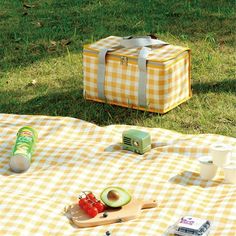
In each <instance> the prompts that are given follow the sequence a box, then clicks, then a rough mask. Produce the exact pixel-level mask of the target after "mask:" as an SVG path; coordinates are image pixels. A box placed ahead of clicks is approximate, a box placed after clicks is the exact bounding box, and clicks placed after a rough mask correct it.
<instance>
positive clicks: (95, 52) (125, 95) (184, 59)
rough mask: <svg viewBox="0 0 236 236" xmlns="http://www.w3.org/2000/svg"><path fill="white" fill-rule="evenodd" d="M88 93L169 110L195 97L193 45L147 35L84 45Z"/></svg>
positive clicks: (123, 103)
mask: <svg viewBox="0 0 236 236" xmlns="http://www.w3.org/2000/svg"><path fill="white" fill-rule="evenodd" d="M83 72H84V97H85V99H88V100H94V101H97V102H104V103H109V104H114V105H119V106H124V107H130V108H135V109H140V110H146V111H151V112H158V113H165V112H167V111H169V110H171V109H172V108H174V107H176V106H178V105H179V104H181V103H182V102H184V101H186V100H187V99H189V98H190V97H191V84H190V49H189V48H185V47H180V46H175V45H171V44H168V43H166V42H163V41H161V40H158V39H153V38H152V37H150V36H144V37H124V38H122V37H117V36H109V37H107V38H104V39H101V40H99V41H97V42H95V43H92V44H89V45H85V46H84V51H83Z"/></svg>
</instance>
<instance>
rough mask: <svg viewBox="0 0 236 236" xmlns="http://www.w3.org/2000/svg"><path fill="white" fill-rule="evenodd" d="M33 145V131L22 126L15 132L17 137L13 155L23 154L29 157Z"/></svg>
mask: <svg viewBox="0 0 236 236" xmlns="http://www.w3.org/2000/svg"><path fill="white" fill-rule="evenodd" d="M34 146H35V133H34V132H33V131H32V130H31V128H28V127H23V128H21V129H20V130H19V131H18V133H17V139H16V143H15V146H14V148H13V155H23V156H25V157H26V158H28V159H31V156H32V153H33V150H34Z"/></svg>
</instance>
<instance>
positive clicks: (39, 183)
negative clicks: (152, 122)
mask: <svg viewBox="0 0 236 236" xmlns="http://www.w3.org/2000/svg"><path fill="white" fill-rule="evenodd" d="M25 125H28V126H32V127H34V128H35V129H36V130H37V131H38V133H39V140H38V143H37V148H36V152H35V153H34V155H33V159H32V164H31V167H30V169H29V170H28V171H27V172H24V173H21V174H16V173H13V172H11V171H10V169H9V158H10V156H11V150H12V147H13V145H14V142H15V139H16V133H17V131H18V129H19V128H20V127H22V126H25ZM0 128H1V132H0V151H1V155H0V189H1V194H0V219H1V220H0V235H84V236H90V235H101V236H103V235H105V232H106V231H108V230H109V231H110V232H111V235H114V236H124V235H134V236H137V235H140V236H144V235H162V234H163V233H164V232H165V230H166V229H167V227H168V226H170V225H171V224H172V223H174V222H176V221H177V220H178V219H179V218H180V217H181V216H184V215H192V216H195V217H200V218H207V219H209V220H211V221H212V222H213V224H214V227H213V229H212V232H211V235H224V236H227V235H228V236H232V235H235V232H236V186H235V185H232V184H225V183H224V182H223V174H222V172H218V175H217V176H216V178H215V179H214V180H213V181H204V180H201V178H200V177H199V169H198V168H199V166H198V161H197V158H198V157H200V156H202V155H207V154H208V152H209V147H210V146H211V145H212V144H214V143H225V144H229V145H233V146H235V145H236V139H234V138H230V137H224V136H220V135H213V134H201V135H184V134H180V133H176V132H173V131H168V130H164V129H159V128H144V127H134V126H126V125H111V126H107V127H99V126H96V125H94V124H91V123H87V122H85V121H82V120H78V119H73V118H66V117H47V116H25V115H7V114H1V115H0ZM130 128H137V129H140V130H143V131H147V132H149V133H150V135H151V137H152V149H151V151H149V152H147V153H145V154H144V155H138V154H135V153H132V152H129V151H126V150H122V147H121V137H122V132H123V131H124V130H127V129H130ZM111 185H113V186H120V187H122V188H124V189H126V190H128V191H129V192H131V194H132V197H133V198H141V199H144V200H147V199H156V200H157V202H158V207H157V208H153V209H148V210H143V211H142V212H141V213H140V215H138V216H137V218H136V219H134V220H131V221H127V222H122V223H116V224H110V225H104V226H98V227H92V228H78V227H76V226H75V225H73V224H72V223H71V221H70V219H68V218H67V216H66V215H65V214H64V208H65V207H66V206H68V205H70V204H73V203H75V202H76V201H77V196H78V195H79V193H81V191H83V190H91V191H93V192H94V194H95V195H96V196H99V194H100V193H101V191H102V190H103V189H104V188H106V187H108V186H111Z"/></svg>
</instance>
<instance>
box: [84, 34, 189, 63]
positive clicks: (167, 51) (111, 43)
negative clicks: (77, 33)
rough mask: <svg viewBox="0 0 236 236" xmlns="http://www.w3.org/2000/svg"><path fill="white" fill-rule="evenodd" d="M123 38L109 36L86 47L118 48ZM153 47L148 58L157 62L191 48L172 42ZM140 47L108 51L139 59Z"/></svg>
mask: <svg viewBox="0 0 236 236" xmlns="http://www.w3.org/2000/svg"><path fill="white" fill-rule="evenodd" d="M122 39H123V38H122V37H117V36H109V37H107V38H104V39H101V40H99V41H97V42H94V43H92V44H89V45H85V46H84V49H85V50H92V51H96V52H99V51H100V50H101V49H103V48H111V49H112V48H116V47H119V46H120V43H121V41H122ZM151 48H152V51H151V52H150V54H149V55H148V57H147V60H150V61H156V62H164V61H168V60H171V59H173V58H175V57H177V56H178V55H180V54H181V53H182V52H184V51H188V50H190V49H189V48H186V47H181V46H175V45H171V44H167V45H161V46H160V45H153V46H151ZM140 49H141V47H139V48H120V49H116V50H114V51H111V52H108V54H111V55H117V56H126V57H129V58H134V59H137V57H138V54H139V51H140Z"/></svg>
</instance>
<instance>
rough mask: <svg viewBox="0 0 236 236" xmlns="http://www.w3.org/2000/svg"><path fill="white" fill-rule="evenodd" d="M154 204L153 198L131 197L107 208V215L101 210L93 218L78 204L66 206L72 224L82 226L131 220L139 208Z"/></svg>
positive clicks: (155, 203) (155, 204) (138, 211)
mask: <svg viewBox="0 0 236 236" xmlns="http://www.w3.org/2000/svg"><path fill="white" fill-rule="evenodd" d="M156 206H157V202H156V201H155V200H150V201H143V200H140V199H132V200H131V201H130V202H129V203H128V204H127V205H125V206H123V207H119V208H107V209H106V211H105V212H107V217H104V216H103V213H104V212H102V213H99V214H97V216H96V217H94V218H90V217H89V216H88V215H87V214H86V213H85V212H84V211H83V210H82V209H81V208H80V207H79V205H78V204H74V205H71V206H70V207H69V208H68V211H69V213H70V215H71V219H72V221H73V222H74V224H76V225H77V226H78V227H81V228H84V227H93V226H98V225H105V224H112V223H118V222H119V223H120V222H123V221H127V220H132V219H134V218H136V217H137V216H138V214H139V213H140V211H141V209H147V208H153V207H156Z"/></svg>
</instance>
